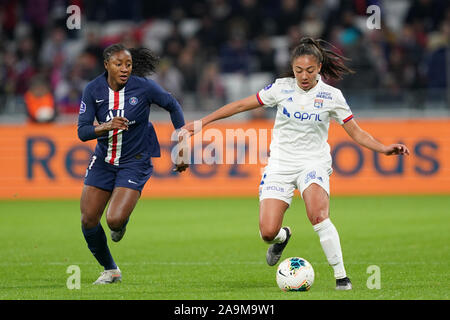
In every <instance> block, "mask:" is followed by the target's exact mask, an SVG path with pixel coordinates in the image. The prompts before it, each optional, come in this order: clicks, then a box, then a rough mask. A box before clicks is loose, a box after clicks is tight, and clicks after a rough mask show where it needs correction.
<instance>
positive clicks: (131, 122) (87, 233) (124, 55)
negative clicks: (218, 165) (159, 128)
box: [78, 44, 187, 284]
mask: <svg viewBox="0 0 450 320" xmlns="http://www.w3.org/2000/svg"><path fill="white" fill-rule="evenodd" d="M103 57H104V65H105V69H106V72H105V73H103V74H102V75H100V76H99V77H97V78H96V79H94V80H92V81H91V82H89V83H88V85H87V86H86V88H85V90H84V92H83V97H82V101H81V105H80V112H79V117H78V136H79V138H80V139H81V140H82V141H87V140H92V139H97V146H96V148H95V151H94V154H93V156H92V158H91V161H90V163H89V166H88V168H87V170H86V176H85V180H84V187H83V191H82V194H81V201H80V209H81V225H82V231H83V235H84V238H85V240H86V242H87V245H88V248H89V250H90V251H91V252H92V254H93V255H94V257H95V258H96V259H97V261H98V262H99V263H100V264H101V265H102V266H103V267H104V271H103V272H102V273H101V275H100V277H99V278H98V279H97V281H95V282H94V284H107V283H113V282H116V281H121V279H122V274H121V271H120V269H119V267H118V266H117V265H116V263H115V262H114V259H113V258H112V256H111V253H110V251H109V248H108V245H107V240H106V235H105V232H104V230H103V228H102V225H101V223H100V219H101V217H102V215H103V211H104V210H105V208H106V206H107V204H108V202H109V206H108V209H107V211H106V221H107V224H108V227H109V228H110V230H111V238H112V240H113V241H116V242H117V241H120V240H121V239H122V237H123V235H124V233H125V230H126V225H127V223H128V220H129V217H130V215H131V212H132V211H133V209H134V207H135V205H136V203H137V201H138V199H139V197H140V195H141V191H142V188H143V187H144V185H145V183H146V182H147V180H148V179H149V178H150V176H151V175H152V169H153V166H152V164H151V157H159V154H160V150H159V144H158V140H157V137H156V133H155V130H154V129H153V126H152V125H151V123H149V121H148V119H149V114H150V104H152V103H154V104H157V105H159V106H160V107H162V108H164V109H165V110H167V111H168V112H169V113H170V118H171V121H172V123H173V126H174V127H175V129H179V128H181V127H182V126H183V125H184V116H183V112H182V110H181V107H180V105H179V103H178V102H177V101H176V100H175V98H173V97H172V96H171V95H170V94H169V93H167V92H166V91H165V90H163V89H162V88H161V87H160V86H159V85H158V84H156V83H155V82H154V81H152V80H150V79H147V78H145V76H147V75H149V74H151V73H153V72H154V71H155V67H156V63H157V60H158V59H157V57H156V56H154V54H153V53H152V52H151V51H150V50H148V49H146V48H140V49H127V48H126V47H124V46H123V45H121V44H114V45H111V46H109V47H108V48H106V49H105V50H104V52H103ZM95 119H96V120H97V122H98V125H94V120H95ZM186 167H187V165H184V164H182V163H181V164H178V165H176V168H175V170H176V171H178V172H182V171H184V170H185V169H186Z"/></svg>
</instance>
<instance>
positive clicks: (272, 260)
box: [183, 38, 409, 290]
mask: <svg viewBox="0 0 450 320" xmlns="http://www.w3.org/2000/svg"><path fill="white" fill-rule="evenodd" d="M322 43H325V42H324V41H322V40H314V39H311V38H303V39H302V40H301V41H300V44H299V45H298V46H297V47H296V48H295V49H294V50H293V52H292V55H291V67H292V71H293V74H292V77H287V78H280V79H277V80H276V81H275V82H274V83H273V84H270V85H268V86H267V87H266V88H264V89H262V90H261V91H259V92H258V93H257V94H256V95H251V96H249V97H247V98H244V99H241V100H238V101H235V102H231V103H229V104H226V105H225V106H223V107H221V108H220V109H218V110H216V111H215V112H213V113H211V114H209V115H207V116H205V117H204V118H202V119H201V120H200V121H201V126H206V125H207V124H209V123H211V122H213V121H216V120H219V119H223V118H227V117H230V116H232V115H234V114H236V113H239V112H243V111H248V110H252V109H255V108H257V107H261V106H263V107H276V108H277V114H276V118H275V124H274V130H273V137H272V142H271V144H270V157H269V160H268V164H267V166H266V167H265V169H264V173H263V176H262V180H261V184H260V190H259V199H260V211H259V229H260V234H261V237H262V239H263V240H264V241H265V242H267V243H268V244H271V245H270V247H269V248H268V250H267V254H266V260H267V263H268V264H269V265H270V266H273V265H275V264H276V263H277V262H278V261H279V259H280V257H281V254H282V252H283V250H284V248H285V247H286V244H287V243H288V241H289V238H290V237H291V230H290V228H289V227H282V222H283V217H284V213H285V211H286V210H287V209H288V208H289V205H290V203H291V200H292V197H293V195H294V190H295V189H296V188H297V189H298V190H299V191H300V194H301V196H302V198H303V200H304V203H305V207H306V213H307V215H308V219H309V220H310V222H311V224H312V225H313V228H314V231H315V232H316V233H317V235H318V236H319V239H320V244H321V246H322V249H323V251H324V253H325V256H326V258H327V260H328V263H329V264H330V265H331V267H332V268H333V270H334V277H335V279H336V289H337V290H350V289H352V284H351V281H350V279H349V278H348V277H347V274H346V271H345V267H344V261H343V256H342V250H341V244H340V240H339V235H338V232H337V230H336V228H335V226H334V225H333V223H332V222H331V220H330V217H329V202H330V201H329V193H330V191H329V190H330V188H329V176H330V175H331V173H332V168H331V161H332V159H331V155H330V146H329V145H328V143H327V139H328V128H329V124H330V119H334V120H335V121H337V122H338V123H339V124H341V125H342V127H343V128H344V130H345V131H346V132H347V133H348V135H349V136H350V137H351V138H352V139H353V140H354V141H356V142H357V143H358V144H360V145H361V146H364V147H366V148H369V149H370V150H373V151H376V152H380V153H384V154H385V155H393V154H396V155H403V154H406V155H408V154H409V150H408V148H407V147H406V146H405V145H402V144H392V145H389V146H385V145H383V144H382V143H380V142H378V141H377V140H375V139H374V138H373V137H372V136H371V135H370V134H369V133H367V132H366V131H364V130H362V129H361V128H360V127H359V126H358V124H357V123H356V121H355V119H354V118H353V114H352V112H351V110H350V107H349V106H348V105H347V103H346V101H345V98H344V97H343V95H342V93H341V91H340V90H339V89H337V88H334V87H332V86H330V85H328V84H326V83H324V82H323V81H322V78H321V76H320V75H322V76H324V77H326V78H329V77H331V78H336V79H339V78H341V76H342V75H343V74H345V73H351V72H352V71H351V70H350V69H349V68H347V67H346V66H345V65H344V63H343V61H344V59H345V58H344V57H342V56H340V55H338V54H336V53H334V52H333V51H331V50H328V49H325V48H323V47H322V45H321V44H322ZM201 126H199V125H198V124H197V123H196V125H195V129H196V130H197V129H198V128H201ZM183 128H184V129H186V130H188V131H189V134H191V135H192V134H194V133H196V132H194V123H193V122H191V123H188V124H186V125H185V126H184V127H183Z"/></svg>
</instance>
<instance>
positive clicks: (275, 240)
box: [259, 228, 287, 244]
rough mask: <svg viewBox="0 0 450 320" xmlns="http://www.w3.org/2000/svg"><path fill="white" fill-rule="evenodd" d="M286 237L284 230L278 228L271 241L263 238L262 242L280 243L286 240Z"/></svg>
mask: <svg viewBox="0 0 450 320" xmlns="http://www.w3.org/2000/svg"><path fill="white" fill-rule="evenodd" d="M259 235H260V236H261V231H260V232H259ZM286 237H287V234H286V230H284V229H283V228H280V231H278V234H277V235H276V237H275V238H273V239H272V240H271V241H265V240H264V242H265V243H268V244H273V243H281V242H283V241H284V240H286ZM261 238H262V237H261Z"/></svg>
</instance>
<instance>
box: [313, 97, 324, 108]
mask: <svg viewBox="0 0 450 320" xmlns="http://www.w3.org/2000/svg"><path fill="white" fill-rule="evenodd" d="M322 107H323V99H314V108H317V109H320V108H322Z"/></svg>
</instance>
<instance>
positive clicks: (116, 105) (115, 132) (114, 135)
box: [109, 91, 119, 164]
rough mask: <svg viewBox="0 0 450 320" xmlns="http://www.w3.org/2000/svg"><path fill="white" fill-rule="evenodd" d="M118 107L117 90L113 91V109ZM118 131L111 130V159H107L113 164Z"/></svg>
mask: <svg viewBox="0 0 450 320" xmlns="http://www.w3.org/2000/svg"><path fill="white" fill-rule="evenodd" d="M117 109H119V91H114V108H113V110H117ZM118 132H119V130H118V129H114V130H113V136H112V140H113V141H112V150H111V159H110V160H109V163H110V164H114V161H115V160H116V154H117V133H118Z"/></svg>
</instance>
